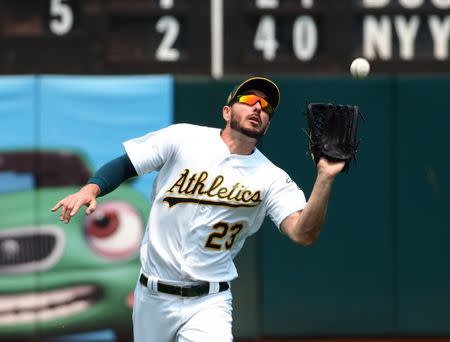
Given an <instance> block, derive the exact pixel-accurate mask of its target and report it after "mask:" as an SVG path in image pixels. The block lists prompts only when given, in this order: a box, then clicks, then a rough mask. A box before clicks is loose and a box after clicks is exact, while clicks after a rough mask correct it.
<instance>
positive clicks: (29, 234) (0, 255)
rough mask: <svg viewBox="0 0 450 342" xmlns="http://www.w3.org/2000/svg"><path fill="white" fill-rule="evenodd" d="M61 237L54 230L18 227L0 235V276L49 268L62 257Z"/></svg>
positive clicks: (62, 243) (62, 238) (59, 231)
mask: <svg viewBox="0 0 450 342" xmlns="http://www.w3.org/2000/svg"><path fill="white" fill-rule="evenodd" d="M63 247H64V235H63V233H62V232H61V230H60V229H59V228H56V227H42V228H41V227H40V228H25V229H23V228H21V229H9V230H7V231H2V232H1V234H0V274H1V273H24V272H35V271H41V270H45V269H48V268H49V267H51V266H52V265H53V264H54V263H55V262H56V261H57V260H59V257H60V256H61V254H62V251H63Z"/></svg>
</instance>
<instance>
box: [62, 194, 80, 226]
mask: <svg viewBox="0 0 450 342" xmlns="http://www.w3.org/2000/svg"><path fill="white" fill-rule="evenodd" d="M75 203H76V202H75V201H74V200H73V199H72V198H70V199H67V200H66V201H65V203H64V205H63V208H62V210H61V217H60V219H61V221H64V222H65V223H69V221H70V218H71V216H70V213H71V212H72V211H73V208H74V207H75V205H76V204H75Z"/></svg>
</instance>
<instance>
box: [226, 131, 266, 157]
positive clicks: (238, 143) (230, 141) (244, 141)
mask: <svg viewBox="0 0 450 342" xmlns="http://www.w3.org/2000/svg"><path fill="white" fill-rule="evenodd" d="M220 137H221V138H222V140H223V142H224V143H225V145H227V146H228V149H229V150H230V153H231V154H243V155H249V154H252V153H253V151H254V150H255V146H256V142H257V140H256V139H255V138H251V137H249V136H246V135H245V134H242V133H239V132H237V131H235V130H232V129H230V128H229V127H226V128H224V129H223V130H222V131H221V132H220Z"/></svg>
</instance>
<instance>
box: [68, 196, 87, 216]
mask: <svg viewBox="0 0 450 342" xmlns="http://www.w3.org/2000/svg"><path fill="white" fill-rule="evenodd" d="M85 204H86V203H85V202H83V201H82V200H80V199H78V200H76V201H75V202H74V204H73V206H72V208H71V209H70V212H69V216H70V218H71V217H72V216H75V215H76V214H77V213H78V210H80V208H81V207H82V206H83V205H85ZM70 218H69V219H70Z"/></svg>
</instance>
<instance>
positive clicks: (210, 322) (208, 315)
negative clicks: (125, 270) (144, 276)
mask: <svg viewBox="0 0 450 342" xmlns="http://www.w3.org/2000/svg"><path fill="white" fill-rule="evenodd" d="M231 322H232V295H231V290H230V289H228V290H226V291H223V292H219V293H214V294H210V295H205V296H201V297H191V298H186V297H181V296H177V295H171V294H166V293H161V292H156V291H153V290H151V289H150V288H148V287H145V286H144V285H142V284H141V283H140V282H139V281H138V282H137V284H136V288H135V291H134V305H133V335H134V342H211V341H214V342H230V341H233V336H232V331H231Z"/></svg>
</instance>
